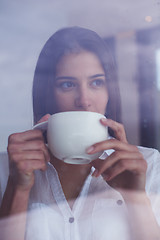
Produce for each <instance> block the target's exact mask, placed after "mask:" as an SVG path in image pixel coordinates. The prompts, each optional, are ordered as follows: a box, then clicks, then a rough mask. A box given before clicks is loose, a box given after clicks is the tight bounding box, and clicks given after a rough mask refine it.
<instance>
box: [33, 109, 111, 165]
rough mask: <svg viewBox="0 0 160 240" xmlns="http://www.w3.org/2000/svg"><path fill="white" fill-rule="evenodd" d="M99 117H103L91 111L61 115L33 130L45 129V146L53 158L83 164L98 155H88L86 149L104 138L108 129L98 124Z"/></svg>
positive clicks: (54, 116)
mask: <svg viewBox="0 0 160 240" xmlns="http://www.w3.org/2000/svg"><path fill="white" fill-rule="evenodd" d="M101 118H105V116H104V115H102V114H100V113H95V112H88V111H72V112H61V113H56V114H53V115H51V116H50V118H49V119H48V122H44V123H40V124H37V125H35V126H34V129H42V130H45V129H47V140H48V147H49V149H50V151H51V153H52V154H53V155H54V156H55V157H56V158H58V159H60V160H62V161H64V162H66V163H70V164H87V163H89V162H91V161H92V160H95V159H97V158H98V157H100V155H101V154H102V152H98V153H96V154H92V155H89V154H87V153H86V149H87V148H88V147H90V146H91V145H93V144H94V143H97V142H101V141H104V140H106V139H107V138H108V128H107V127H105V126H103V125H102V124H101V123H100V119H101Z"/></svg>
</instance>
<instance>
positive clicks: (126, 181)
mask: <svg viewBox="0 0 160 240" xmlns="http://www.w3.org/2000/svg"><path fill="white" fill-rule="evenodd" d="M101 123H102V124H103V125H104V126H108V127H110V128H111V129H112V130H113V131H114V134H115V139H108V140H106V141H103V142H99V143H96V144H94V145H92V146H91V147H90V148H89V149H88V151H87V153H88V154H93V153H96V152H100V151H104V150H107V149H113V150H115V151H114V152H113V153H112V154H111V155H110V156H108V157H107V158H106V159H105V160H100V159H97V160H95V161H93V162H92V163H91V164H92V166H94V167H95V169H96V170H95V171H94V173H93V176H95V177H98V176H100V175H102V176H103V178H104V179H105V181H106V182H107V183H108V184H109V185H110V186H111V187H113V188H116V189H119V188H122V189H128V190H141V191H145V182H146V170H147V163H146V161H145V160H144V158H143V155H142V154H141V153H140V152H139V150H138V148H137V147H136V146H134V145H131V144H129V143H128V142H127V139H126V134H125V130H124V127H123V125H122V124H120V123H117V122H115V121H113V120H111V119H101Z"/></svg>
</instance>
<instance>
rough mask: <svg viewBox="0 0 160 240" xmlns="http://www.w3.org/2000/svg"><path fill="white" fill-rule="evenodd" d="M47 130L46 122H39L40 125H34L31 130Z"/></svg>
mask: <svg viewBox="0 0 160 240" xmlns="http://www.w3.org/2000/svg"><path fill="white" fill-rule="evenodd" d="M47 128H48V121H45V122H41V123H38V124H36V125H34V126H33V128H32V129H33V130H35V129H39V130H42V131H45V130H47Z"/></svg>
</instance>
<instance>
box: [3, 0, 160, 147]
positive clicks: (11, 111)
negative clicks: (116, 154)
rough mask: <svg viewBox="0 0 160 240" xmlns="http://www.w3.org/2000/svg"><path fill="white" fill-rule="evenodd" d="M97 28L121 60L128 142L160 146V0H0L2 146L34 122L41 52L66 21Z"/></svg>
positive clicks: (121, 87)
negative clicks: (34, 82)
mask: <svg viewBox="0 0 160 240" xmlns="http://www.w3.org/2000/svg"><path fill="white" fill-rule="evenodd" d="M75 25H78V26H82V27H87V28H90V29H92V30H95V31H96V32H97V33H98V34H100V35H101V36H102V37H103V38H104V39H105V40H106V41H109V43H110V46H111V49H112V51H113V54H114V57H115V60H116V64H117V78H118V81H119V86H120V92H121V98H122V119H123V123H124V125H125V128H126V132H127V137H128V140H129V141H130V143H132V144H137V145H142V146H148V147H154V148H157V149H159V150H160V0H141V1H139V0H134V1H131V0H112V1H109V0H81V1H79V0H37V1H36V0H25V1H23V0H14V1H9V0H1V2H0V36H1V37H0V151H5V150H6V146H7V139H8V135H9V134H11V133H14V132H20V131H25V130H27V129H30V128H31V127H32V125H33V120H32V95H31V90H32V80H33V74H34V68H35V65H36V61H37V58H38V55H39V52H40V50H41V48H42V46H43V45H44V43H45V42H46V40H47V39H48V38H49V37H50V35H51V34H53V33H54V32H55V31H56V30H58V29H59V28H62V27H66V26H75Z"/></svg>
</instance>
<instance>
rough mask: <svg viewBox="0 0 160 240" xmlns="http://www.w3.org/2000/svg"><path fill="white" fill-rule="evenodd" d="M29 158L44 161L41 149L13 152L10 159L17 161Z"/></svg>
mask: <svg viewBox="0 0 160 240" xmlns="http://www.w3.org/2000/svg"><path fill="white" fill-rule="evenodd" d="M29 160H40V161H45V156H44V152H43V151H25V152H18V153H17V152H15V153H13V154H12V156H11V161H12V162H14V163H18V162H20V161H29Z"/></svg>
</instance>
